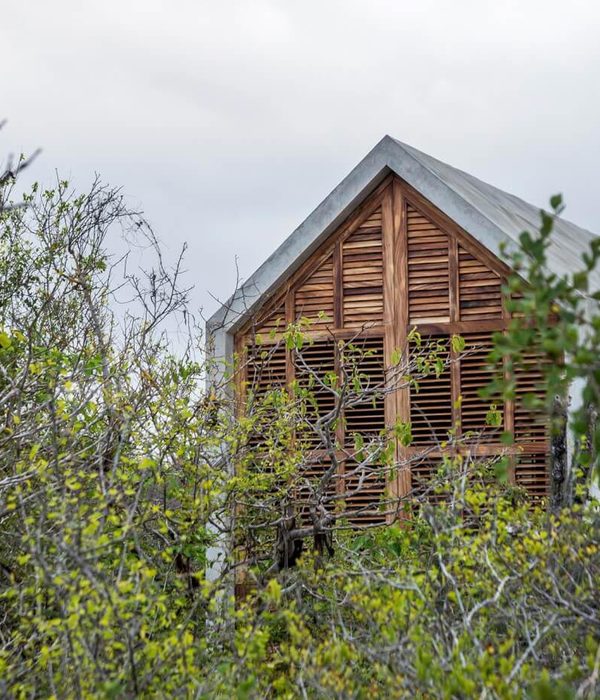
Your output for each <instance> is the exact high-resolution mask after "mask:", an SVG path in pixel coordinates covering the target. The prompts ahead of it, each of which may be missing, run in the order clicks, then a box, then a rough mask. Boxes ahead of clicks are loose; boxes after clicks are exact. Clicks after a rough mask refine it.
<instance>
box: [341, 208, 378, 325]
mask: <svg viewBox="0 0 600 700" xmlns="http://www.w3.org/2000/svg"><path fill="white" fill-rule="evenodd" d="M341 258H342V260H341V265H342V299H343V302H342V303H343V325H344V326H345V327H346V328H353V327H359V328H360V327H362V326H365V325H368V324H373V323H382V322H383V312H384V309H383V233H382V209H381V207H379V208H378V209H377V210H376V211H375V212H373V213H372V214H371V215H370V216H369V218H368V219H366V221H364V222H363V223H362V224H361V226H359V227H358V228H357V229H356V231H354V233H352V234H350V235H349V236H348V237H347V238H345V239H344V240H343V241H342V244H341Z"/></svg>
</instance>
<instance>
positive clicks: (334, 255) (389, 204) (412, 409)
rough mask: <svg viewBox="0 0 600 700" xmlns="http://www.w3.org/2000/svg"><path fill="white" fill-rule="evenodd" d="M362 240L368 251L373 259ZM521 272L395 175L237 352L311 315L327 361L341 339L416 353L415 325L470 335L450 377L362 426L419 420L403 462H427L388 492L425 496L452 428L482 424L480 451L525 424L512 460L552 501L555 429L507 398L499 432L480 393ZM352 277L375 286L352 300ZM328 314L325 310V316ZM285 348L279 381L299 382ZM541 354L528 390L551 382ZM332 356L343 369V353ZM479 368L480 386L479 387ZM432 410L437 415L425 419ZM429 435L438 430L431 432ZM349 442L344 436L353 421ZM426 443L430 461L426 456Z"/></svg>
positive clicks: (515, 476) (393, 400)
mask: <svg viewBox="0 0 600 700" xmlns="http://www.w3.org/2000/svg"><path fill="white" fill-rule="evenodd" d="M369 235H370V236H371V238H370V239H369V238H368V236H369ZM361 236H362V237H361ZM379 237H380V244H381V246H380V247H381V251H380V259H379V261H377V260H376V259H375V258H377V250H378V247H377V246H378V244H379ZM354 239H357V240H356V242H353V241H354ZM352 246H354V248H352ZM360 246H362V250H365V251H367V252H366V253H363V257H362V259H361V255H360V251H361V248H360ZM432 248H433V253H434V255H433V257H432V256H431V253H432ZM357 250H358V251H359V253H356V251H357ZM378 262H380V263H381V267H379V264H378ZM348 266H350V268H349V269H347V268H348ZM509 273H510V270H509V268H508V267H507V266H506V265H505V264H504V263H503V262H502V261H500V260H499V259H498V258H497V257H496V256H494V255H493V254H492V253H490V251H489V250H487V249H486V248H485V246H482V245H481V243H480V242H478V241H477V240H476V239H475V238H474V237H473V236H471V235H470V234H469V233H468V232H467V231H465V230H463V229H462V228H461V227H459V226H458V225H457V224H456V223H455V222H454V221H452V220H450V219H449V217H447V216H446V215H445V214H444V213H443V212H441V211H439V210H438V209H437V208H436V207H435V206H433V205H432V204H431V203H430V202H428V201H427V200H426V199H425V198H424V197H423V196H422V195H421V194H420V193H419V192H418V191H416V190H415V189H414V188H413V187H411V186H410V185H409V184H408V183H407V182H405V181H403V180H402V179H401V178H399V177H398V176H396V175H392V174H390V175H388V176H387V177H386V178H385V179H384V180H383V181H382V182H381V183H380V184H379V185H378V186H377V188H376V189H375V190H374V191H373V192H372V193H371V195H370V196H369V197H368V198H367V199H366V200H365V201H364V202H363V203H362V204H361V206H360V207H358V208H357V209H356V211H355V212H353V213H352V214H351V215H350V216H349V217H348V219H347V220H346V221H344V222H343V223H342V225H341V226H339V228H338V229H337V230H336V231H335V232H334V233H333V234H331V235H330V236H329V237H328V238H327V240H326V241H325V242H324V243H323V244H322V245H321V246H320V247H319V248H318V249H317V250H316V251H315V252H314V253H313V254H312V255H311V257H310V258H309V259H307V260H306V261H305V262H304V263H303V264H302V265H301V266H300V267H299V269H298V270H297V271H296V272H295V273H294V274H293V275H291V276H290V278H289V280H288V281H287V282H286V283H285V285H283V287H282V288H280V289H278V290H277V292H276V293H275V294H274V295H273V296H272V297H271V298H270V299H269V301H267V302H266V303H265V304H264V306H263V307H262V308H260V309H259V311H258V312H257V313H255V314H254V315H253V316H252V317H251V318H249V319H248V320H247V322H246V323H245V324H244V325H243V326H242V327H241V328H240V329H239V331H238V332H237V333H236V335H235V351H236V354H237V355H238V356H239V357H244V356H246V359H247V352H248V348H250V347H252V346H253V345H254V343H255V341H256V339H257V336H260V339H259V340H260V345H261V347H263V348H264V347H268V346H269V345H270V344H276V343H277V342H278V341H279V340H280V339H281V331H283V329H285V328H286V327H287V326H288V324H290V323H293V322H294V321H297V320H298V319H299V318H300V317H309V318H311V317H312V325H311V326H309V330H308V331H307V335H308V336H310V338H311V339H312V341H313V343H314V347H315V348H317V349H318V348H319V347H320V346H321V347H322V348H323V350H322V351H321V353H319V352H318V350H317V353H316V355H315V361H316V362H319V361H320V362H327V358H325V355H324V353H326V352H329V350H328V348H332V349H334V348H335V342H333V343H332V342H331V341H339V340H348V339H353V342H354V341H355V340H361V341H365V342H368V341H369V339H371V343H372V347H373V348H375V351H377V349H378V348H377V342H378V341H380V342H381V350H382V354H383V357H382V360H383V366H384V368H387V367H390V366H391V365H392V355H393V353H395V352H397V350H400V352H401V353H408V352H409V348H408V335H409V332H410V330H411V329H413V328H414V329H416V330H417V331H418V332H419V333H420V334H421V335H422V336H427V337H435V338H439V337H442V338H446V339H448V340H449V339H450V337H451V336H453V335H455V334H458V335H461V336H463V337H464V338H465V339H466V340H467V342H468V343H470V345H471V347H472V351H471V352H472V354H471V355H470V356H467V357H466V358H465V359H460V358H459V357H458V354H457V353H456V352H455V351H454V350H452V349H449V355H450V358H449V359H450V362H449V366H448V369H447V373H445V374H447V376H443V377H441V378H439V379H435V380H433V381H432V380H429V381H425V382H423V387H424V388H421V389H420V390H419V392H414V390H413V396H411V389H409V388H408V387H406V388H401V389H399V390H397V391H394V392H390V393H389V394H387V395H386V397H385V405H384V406H383V407H382V409H383V413H384V415H375V414H376V413H377V411H371V414H370V415H368V416H366V417H365V416H363V417H362V420H363V422H362V423H361V424H360V425H362V426H363V427H365V428H366V429H372V430H373V431H375V430H377V429H379V428H380V427H383V426H384V425H385V426H388V427H389V426H393V425H394V424H395V423H396V422H397V421H400V422H403V423H411V424H413V426H414V428H413V432H414V433H415V440H414V442H415V444H414V446H411V447H401V446H400V445H397V447H396V450H397V461H398V463H404V464H407V463H410V462H411V456H413V455H414V456H415V458H416V466H413V469H401V470H399V471H398V472H397V475H396V476H395V477H394V478H393V479H392V481H391V483H387V484H386V485H385V489H386V491H387V494H388V495H391V496H394V497H399V498H402V497H404V496H407V495H409V494H410V493H415V492H418V490H419V482H421V486H422V482H423V480H427V478H428V477H429V476H430V474H431V471H432V470H433V469H434V465H435V460H436V459H438V460H439V458H440V457H441V455H442V453H443V452H444V450H442V449H440V447H439V445H440V442H443V441H444V439H445V437H444V436H445V434H447V432H448V431H449V430H453V431H455V435H456V437H457V438H461V437H462V436H463V434H467V432H468V431H469V432H471V433H472V434H473V435H474V436H477V439H473V440H471V441H470V442H469V440H467V441H466V442H467V447H463V448H461V449H463V450H465V451H468V452H469V453H470V454H471V455H473V456H484V455H488V456H490V455H499V454H506V453H507V451H508V450H507V448H506V446H505V445H503V444H502V443H501V442H500V439H499V438H500V434H501V432H502V430H505V431H511V432H513V431H515V427H516V428H517V430H516V434H517V438H518V444H517V446H516V447H515V448H514V449H513V450H512V454H513V455H517V454H518V455H519V456H520V458H519V459H513V460H511V468H510V471H509V480H510V481H511V482H512V483H517V484H520V485H522V486H524V487H525V488H526V489H527V490H528V491H529V492H530V494H531V495H533V496H535V497H543V496H546V495H547V494H548V470H547V464H546V462H547V460H546V455H547V454H548V451H549V441H548V435H547V433H546V429H545V427H544V426H539V425H537V424H536V417H535V416H534V415H532V414H531V412H529V411H527V410H525V409H524V407H523V406H522V405H520V404H519V401H518V400H517V402H515V401H505V402H504V403H503V405H502V409H501V413H502V425H501V429H499V430H496V431H490V430H489V428H486V412H487V408H488V407H489V402H487V404H486V402H484V401H483V400H481V399H479V398H478V397H477V395H476V389H477V388H478V386H483V385H484V384H485V383H487V381H489V379H491V375H490V374H489V373H488V372H487V370H486V368H485V358H486V355H487V353H488V352H489V350H490V348H491V335H492V333H493V332H496V331H502V330H503V329H504V328H505V327H506V325H507V323H508V321H509V314H508V312H507V310H506V305H505V303H504V299H503V297H502V295H501V286H502V285H503V284H504V282H505V280H506V277H507V275H508V274H509ZM367 278H368V279H367ZM315 279H316V282H315ZM348 280H350V282H348ZM361 280H362V282H361ZM365 280H366V281H365ZM369 280H370V281H369ZM348 284H350V285H353V286H354V287H356V285H360V284H367V287H363V288H362V289H363V291H364V292H367V293H363V294H362V297H361V295H360V294H359V295H358V297H356V296H352V294H350V292H354V291H356V290H355V289H352V287H348V286H347V285H348ZM369 284H370V285H371V286H368V285H369ZM436 287H437V291H436V289H435V288H436ZM432 288H434V289H432ZM358 289H359V291H360V287H359V288H358ZM368 292H375V293H368ZM357 298H358V301H357V302H352V300H353V299H357ZM323 310H326V316H325V317H323V315H322V314H320V315H319V314H318V313H317V311H321V312H322V311H323ZM449 345H450V343H449ZM333 351H334V350H333ZM282 352H285V375H283V361H281V362H280V367H281V368H282V369H281V373H280V376H279V377H277V376H276V373H275V375H274V380H277V379H279V381H280V383H281V385H284V384H285V385H289V384H290V383H291V382H292V380H293V379H294V377H295V367H294V358H293V353H292V351H291V350H283V349H282ZM539 359H540V358H537V357H534V358H532V363H531V366H530V367H528V368H527V369H525V370H524V371H523V372H521V374H520V377H519V380H520V386H522V387H523V393H525V392H526V391H527V392H531V391H532V390H535V389H536V382H537V381H538V380H539V379H540V378H541V373H540V368H539ZM332 362H333V363H334V364H333V365H332V366H335V358H332ZM242 365H243V366H244V367H245V370H244V374H243V376H241V377H239V384H238V396H240V395H243V392H244V386H245V385H246V384H251V383H252V381H251V377H250V376H249V372H251V362H242ZM474 375H475V377H476V383H477V384H478V386H477V387H474V385H473V376H474ZM538 390H539V389H538ZM428 395H431V396H432V397H433V399H429V398H428ZM440 402H441V403H442V404H443V405H442V406H441V408H440V406H439V404H440ZM465 402H466V403H465ZM434 404H435V405H436V406H435V407H434ZM467 409H468V410H467ZM423 413H425V414H427V413H429V414H430V415H425V416H424V419H422V417H420V416H421V414H423ZM359 427H360V426H359ZM428 432H433V435H430V436H428ZM484 433H487V434H486V435H485V437H484V438H482V435H483V434H484ZM338 439H339V441H340V444H344V434H343V427H342V428H340V430H339V435H338ZM423 451H426V453H427V457H426V458H423V459H419V458H418V455H419V453H422V452H423ZM447 452H448V450H446V451H445V453H447ZM372 491H373V492H372V497H373V498H376V497H378V496H381V493H380V489H376V488H374V489H373V490H372Z"/></svg>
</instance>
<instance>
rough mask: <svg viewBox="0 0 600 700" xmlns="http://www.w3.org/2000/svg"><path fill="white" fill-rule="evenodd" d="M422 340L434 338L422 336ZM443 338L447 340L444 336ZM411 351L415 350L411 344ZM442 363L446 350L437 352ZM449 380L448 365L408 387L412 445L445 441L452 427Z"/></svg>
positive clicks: (450, 385) (416, 351) (450, 384)
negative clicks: (438, 373)
mask: <svg viewBox="0 0 600 700" xmlns="http://www.w3.org/2000/svg"><path fill="white" fill-rule="evenodd" d="M424 340H425V341H426V342H429V341H432V340H435V339H434V338H425V339H424ZM444 340H446V341H447V338H445V339H444ZM411 352H412V353H418V352H419V350H418V349H416V348H415V347H414V346H413V347H412V348H411ZM440 358H442V359H444V360H445V361H446V362H447V361H448V359H449V351H446V352H443V353H441V354H440ZM452 405H453V403H452V381H451V370H450V367H449V366H448V365H446V367H445V368H444V371H443V372H442V373H441V374H440V375H439V376H436V374H435V372H431V374H429V375H427V376H424V377H422V378H420V379H418V386H416V387H411V389H410V416H411V425H412V435H413V442H414V444H415V445H440V444H441V443H443V442H445V441H447V440H448V433H449V431H450V430H452V426H453V411H452Z"/></svg>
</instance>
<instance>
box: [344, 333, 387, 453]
mask: <svg viewBox="0 0 600 700" xmlns="http://www.w3.org/2000/svg"><path fill="white" fill-rule="evenodd" d="M354 345H355V346H356V352H357V353H358V354H359V360H358V362H357V370H358V377H357V378H358V381H359V384H360V392H362V393H364V399H363V400H362V401H361V402H360V403H359V404H357V405H355V406H352V407H351V408H347V409H346V411H345V414H344V415H345V426H346V431H345V432H346V438H347V442H348V443H350V444H351V443H352V435H353V434H354V433H360V434H362V435H363V436H364V437H365V439H368V438H372V437H375V436H377V435H378V434H379V433H380V431H381V430H383V429H384V428H385V401H384V396H385V363H384V354H383V338H365V339H362V340H360V341H356V342H355V343H354ZM350 354H351V353H350Z"/></svg>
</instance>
